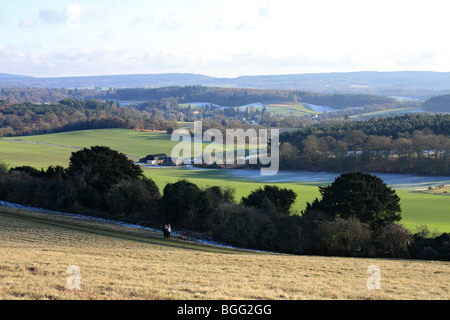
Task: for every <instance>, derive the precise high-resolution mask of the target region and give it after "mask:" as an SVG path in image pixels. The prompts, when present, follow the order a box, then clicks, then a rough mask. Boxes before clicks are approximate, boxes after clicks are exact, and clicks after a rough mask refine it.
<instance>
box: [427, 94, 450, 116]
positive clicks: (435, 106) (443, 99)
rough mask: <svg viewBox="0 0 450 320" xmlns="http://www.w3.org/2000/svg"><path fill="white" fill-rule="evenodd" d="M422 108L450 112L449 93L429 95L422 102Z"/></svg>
mask: <svg viewBox="0 0 450 320" xmlns="http://www.w3.org/2000/svg"><path fill="white" fill-rule="evenodd" d="M423 105H424V110H426V111H431V112H450V94H445V95H441V96H436V97H431V98H430V99H428V100H426V101H425V102H424V104H423Z"/></svg>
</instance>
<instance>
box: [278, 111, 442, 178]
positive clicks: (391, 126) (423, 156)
mask: <svg viewBox="0 0 450 320" xmlns="http://www.w3.org/2000/svg"><path fill="white" fill-rule="evenodd" d="M449 130H450V116H449V115H435V116H431V115H415V116H409V115H407V116H402V117H393V118H385V119H373V120H367V121H361V122H348V123H339V124H334V125H321V126H315V127H310V128H306V129H302V130H298V131H294V132H285V133H282V134H281V136H280V142H281V145H280V167H281V168H282V169H295V170H328V171H338V172H339V171H347V170H362V171H373V172H396V173H419V174H442V175H446V174H449V173H450V135H449Z"/></svg>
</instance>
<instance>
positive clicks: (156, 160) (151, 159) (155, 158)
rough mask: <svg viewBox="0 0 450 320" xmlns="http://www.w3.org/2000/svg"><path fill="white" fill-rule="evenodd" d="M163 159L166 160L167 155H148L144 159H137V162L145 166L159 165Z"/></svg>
mask: <svg viewBox="0 0 450 320" xmlns="http://www.w3.org/2000/svg"><path fill="white" fill-rule="evenodd" d="M164 157H166V158H167V154H165V153H158V154H149V155H148V156H146V157H145V158H141V159H139V162H141V163H147V164H160V163H161V162H162V161H163V160H162V159H161V158H164Z"/></svg>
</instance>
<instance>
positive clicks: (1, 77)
mask: <svg viewBox="0 0 450 320" xmlns="http://www.w3.org/2000/svg"><path fill="white" fill-rule="evenodd" d="M23 79H28V80H29V79H33V77H29V76H22V75H17V74H7V73H0V81H11V80H23Z"/></svg>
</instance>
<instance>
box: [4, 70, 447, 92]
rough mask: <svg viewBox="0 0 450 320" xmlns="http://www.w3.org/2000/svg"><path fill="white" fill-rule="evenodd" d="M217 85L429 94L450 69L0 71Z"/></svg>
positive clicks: (82, 81)
mask: <svg viewBox="0 0 450 320" xmlns="http://www.w3.org/2000/svg"><path fill="white" fill-rule="evenodd" d="M188 85H202V86H217V87H235V88H239V87H241V88H259V89H295V90H311V91H316V92H332V93H367V94H380V95H387V96H409V97H416V98H425V97H427V98H428V97H430V96H431V95H436V94H439V93H446V92H447V93H448V92H449V91H450V72H429V71H401V72H400V71H399V72H375V71H363V72H344V73H311V74H285V75H255V76H248V75H247V76H240V77H236V78H217V77H211V76H206V75H199V74H190V73H163V74H127V75H99V76H84V77H83V76H78V77H51V78H38V77H27V76H18V75H8V74H0V87H17V86H19V87H36V88H94V87H102V88H155V87H165V86H188Z"/></svg>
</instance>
